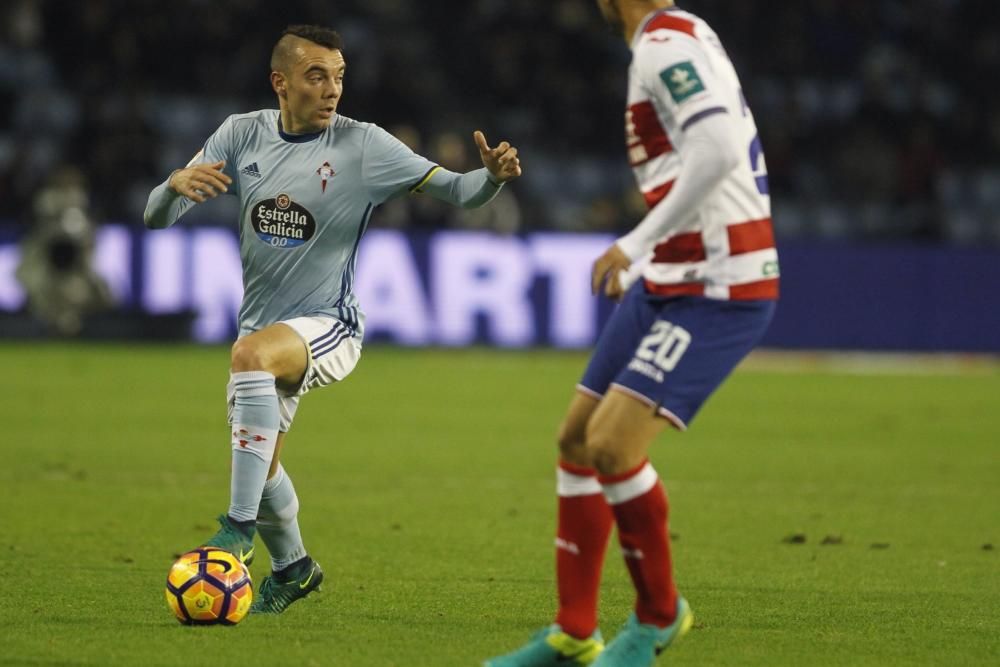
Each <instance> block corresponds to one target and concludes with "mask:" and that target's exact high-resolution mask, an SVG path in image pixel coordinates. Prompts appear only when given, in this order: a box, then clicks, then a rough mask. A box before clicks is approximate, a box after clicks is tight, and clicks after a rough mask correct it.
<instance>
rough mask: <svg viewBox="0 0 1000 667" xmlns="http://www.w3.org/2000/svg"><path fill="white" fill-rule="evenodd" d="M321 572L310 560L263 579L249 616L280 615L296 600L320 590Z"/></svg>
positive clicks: (317, 565)
mask: <svg viewBox="0 0 1000 667" xmlns="http://www.w3.org/2000/svg"><path fill="white" fill-rule="evenodd" d="M322 583H323V570H322V568H320V566H319V563H317V562H316V561H314V560H313V559H312V558H309V559H307V560H304V561H303V562H302V563H300V564H296V565H291V566H289V567H288V568H287V571H286V570H281V571H280V572H279V573H276V574H272V575H271V576H268V577H264V580H263V581H261V582H260V588H259V589H257V594H256V595H254V598H253V604H251V605H250V613H251V614H280V613H281V612H283V611H285V609H287V608H288V605H290V604H292V603H293V602H295V601H296V600H301V599H302V598H304V597H305V596H307V595H309V594H310V593H312V592H313V591H318V590H320V584H322Z"/></svg>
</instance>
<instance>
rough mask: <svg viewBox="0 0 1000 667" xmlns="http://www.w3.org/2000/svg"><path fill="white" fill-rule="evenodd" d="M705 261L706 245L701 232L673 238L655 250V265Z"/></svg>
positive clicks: (678, 235)
mask: <svg viewBox="0 0 1000 667" xmlns="http://www.w3.org/2000/svg"><path fill="white" fill-rule="evenodd" d="M704 260H705V243H704V242H703V241H702V237H701V232H688V233H686V234H677V235H676V236H671V237H670V238H669V239H667V240H666V241H664V242H663V243H661V244H659V245H657V246H656V248H654V249H653V262H654V263H661V264H662V263H665V262H666V263H670V264H681V263H685V262H702V261H704Z"/></svg>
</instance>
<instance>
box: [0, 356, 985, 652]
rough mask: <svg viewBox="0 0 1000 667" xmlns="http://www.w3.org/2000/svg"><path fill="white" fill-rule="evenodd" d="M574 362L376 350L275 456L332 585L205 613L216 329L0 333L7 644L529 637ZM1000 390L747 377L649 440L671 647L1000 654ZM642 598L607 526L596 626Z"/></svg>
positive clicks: (221, 503)
mask: <svg viewBox="0 0 1000 667" xmlns="http://www.w3.org/2000/svg"><path fill="white" fill-rule="evenodd" d="M585 360H586V357H585V356H584V355H583V354H580V353H556V352H546V351H537V352H498V351H490V350H471V351H468V350H467V351H444V350H433V351H428V350H423V351H421V350H409V351H408V350H398V349H393V348H388V347H379V346H371V347H369V348H368V349H367V350H366V352H365V356H364V358H363V359H362V361H361V363H360V365H359V366H358V368H357V369H356V371H355V373H354V375H352V376H351V377H350V378H349V379H348V380H347V381H346V382H344V383H343V384H342V385H340V386H335V387H332V388H328V389H324V390H322V391H319V392H316V393H314V394H311V395H309V396H308V397H306V398H305V399H304V401H303V403H302V406H301V408H300V411H299V416H298V421H297V423H296V425H295V428H294V429H293V430H292V432H291V434H290V435H289V438H288V444H287V449H286V452H285V455H284V457H283V460H284V461H285V464H286V467H287V468H288V470H289V472H290V474H291V475H292V477H293V479H294V480H295V484H296V487H297V489H298V493H299V497H300V499H301V503H302V509H301V513H300V520H301V524H302V528H303V533H304V536H305V540H306V546H307V547H308V548H309V550H310V552H311V553H312V554H314V555H315V556H316V558H317V559H318V560H319V561H320V562H321V563H322V565H323V566H324V569H325V570H326V573H327V577H328V579H327V583H326V584H325V585H324V591H323V592H322V593H320V594H318V595H314V596H313V597H310V598H309V599H307V600H305V601H303V602H300V603H297V604H296V605H294V606H293V607H292V608H291V609H290V610H289V611H288V612H287V613H286V614H284V615H283V616H279V617H267V618H259V617H250V618H249V619H247V620H246V621H245V622H243V623H242V624H240V625H239V626H237V627H235V628H221V627H219V628H189V627H183V626H181V625H179V624H178V623H177V622H176V621H174V620H173V618H172V616H171V615H170V613H169V611H168V610H167V606H166V604H165V602H164V597H163V584H164V579H165V576H166V572H167V568H168V566H169V565H170V563H171V561H172V559H173V555H174V554H177V553H179V552H181V551H184V550H186V549H188V548H191V547H194V546H196V545H197V544H199V542H200V540H202V539H204V538H206V537H207V536H209V535H210V534H211V533H212V532H213V531H214V529H215V526H214V521H213V518H214V516H215V515H216V514H218V513H219V512H221V511H224V509H225V507H226V505H227V502H228V484H229V451H228V447H229V445H228V437H227V436H228V432H227V429H226V426H225V423H224V415H225V405H224V385H225V381H226V374H227V365H228V352H227V350H226V349H225V348H198V347H191V346H177V347H152V346H150V347H142V346H113V345H71V346H69V345H68V346H63V345H30V344H10V343H4V344H3V346H2V347H0V368H2V369H3V399H2V401H0V424H2V428H3V435H2V442H3V452H4V455H3V465H2V466H0V483H2V489H3V500H2V502H0V508H2V509H0V568H2V569H0V574H2V582H3V583H2V594H0V664H3V665H102V666H103V665H184V666H188V665H214V666H225V665H233V666H238V667H245V666H246V665H261V664H264V665H340V666H345V667H389V666H401V667H402V666H407V667H449V666H452V665H455V666H459V665H465V666H474V665H478V664H479V661H480V660H482V659H483V658H485V657H488V656H490V655H493V654H495V653H499V652H504V651H506V650H509V649H512V648H514V647H515V646H517V645H519V644H520V643H521V642H522V641H524V640H525V639H526V638H527V637H528V635H529V634H530V633H531V632H532V631H534V630H535V629H536V628H537V627H539V626H541V625H543V624H545V623H547V622H549V621H550V619H551V617H552V613H553V610H554V595H555V594H554V586H553V560H554V556H553V548H552V536H553V526H554V509H555V499H554V463H555V449H554V434H555V430H556V427H557V424H558V421H559V419H560V418H561V416H562V412H563V409H564V408H565V406H566V405H567V403H568V401H569V399H570V397H571V395H572V392H573V385H574V384H575V382H576V380H577V378H578V376H579V374H580V372H581V370H582V368H583V365H584V363H585ZM998 401H1000V373H998V372H997V370H996V366H993V367H990V368H987V369H986V370H985V371H984V372H979V373H971V374H970V373H949V372H947V371H943V372H936V373H933V374H901V373H900V374H893V373H892V372H889V373H887V374H877V375H864V374H844V373H834V372H829V371H827V370H824V368H822V367H818V368H816V369H814V370H812V371H809V372H786V371H785V370H783V369H774V368H771V369H769V368H767V367H763V368H762V367H760V366H759V365H755V364H749V365H747V366H746V367H744V368H742V369H741V370H739V371H738V372H737V373H736V374H735V375H734V376H733V377H732V378H731V379H730V380H729V382H728V383H727V384H726V385H724V387H723V388H722V390H721V391H720V392H719V393H718V394H717V395H716V396H714V397H713V398H712V400H711V401H710V402H709V403H708V405H707V406H706V408H705V410H704V411H703V412H702V414H701V415H700V417H699V419H698V420H697V421H696V423H695V424H694V428H693V429H692V430H691V431H690V432H689V433H686V434H678V433H676V432H669V433H667V434H666V435H665V436H663V437H662V439H661V441H660V442H658V443H657V444H656V446H655V449H654V452H653V462H654V464H655V465H656V467H657V469H658V470H659V472H660V474H661V476H662V477H664V479H665V480H666V484H667V489H668V493H669V495H670V499H671V531H672V532H673V533H674V534H675V539H674V558H675V562H676V573H677V578H678V582H679V586H680V588H681V590H682V592H683V593H684V594H685V595H686V596H687V597H688V598H689V600H690V601H691V604H692V606H693V609H694V611H695V618H696V624H695V627H694V629H693V630H692V632H691V633H690V634H689V635H688V636H687V637H685V639H684V640H683V641H681V642H680V643H679V644H678V645H677V646H675V647H672V648H671V649H669V651H668V652H667V653H666V654H664V656H663V657H662V658H661V660H660V662H661V664H682V665H683V664H686V665H702V666H704V665H762V666H763V665H767V666H773V665H880V666H881V665H986V664H1000V639H998V638H1000V402H998ZM795 536H798V537H795ZM803 540H804V541H803ZM258 544H259V542H258ZM260 551H261V554H262V557H261V558H260V559H259V562H258V563H255V564H254V567H253V568H252V571H253V574H254V579H255V581H259V580H260V578H261V577H262V576H263V575H264V574H265V572H266V569H267V567H268V562H267V558H266V554H265V553H264V552H263V551H262V550H260ZM631 598H632V590H631V587H630V585H629V583H628V579H627V576H626V573H625V568H624V566H623V564H622V562H621V559H620V558H619V556H618V553H617V549H615V548H614V547H612V550H611V551H610V552H609V556H608V566H607V568H606V575H605V579H604V587H603V589H602V612H601V624H602V627H603V629H604V631H605V634H607V635H613V634H614V632H615V630H616V629H617V627H618V626H619V625H620V624H621V623H622V622H623V621H624V620H625V617H626V615H627V613H628V612H629V609H630V604H631Z"/></svg>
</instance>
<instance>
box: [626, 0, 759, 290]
mask: <svg viewBox="0 0 1000 667" xmlns="http://www.w3.org/2000/svg"><path fill="white" fill-rule="evenodd" d="M632 53H633V58H632V65H631V67H630V68H629V85H628V109H627V110H626V113H625V136H626V143H627V146H628V155H629V162H630V164H631V166H632V169H633V170H634V173H635V177H636V180H637V182H638V185H639V189H640V190H641V191H642V194H643V195H644V196H645V199H646V203H647V205H648V206H649V207H650V208H652V207H654V206H655V205H656V204H657V203H659V202H660V201H661V200H662V199H664V198H665V197H667V196H668V193H669V192H670V189H671V187H672V186H673V184H674V181H675V179H676V178H677V176H678V174H679V173H680V169H681V162H682V161H683V159H684V132H685V130H686V129H687V128H688V127H690V126H691V125H693V124H694V123H697V122H698V121H700V120H701V119H702V118H705V117H707V116H711V115H713V114H717V113H727V114H730V116H731V117H732V118H733V119H734V121H735V122H734V123H733V125H734V132H735V136H736V137H737V140H738V141H739V142H740V152H741V153H743V154H745V155H746V159H745V160H743V161H742V162H741V164H740V165H739V166H738V167H737V168H736V169H734V170H733V171H732V172H730V173H729V174H728V175H727V176H726V177H725V179H724V180H723V181H722V182H721V184H720V185H719V186H718V187H717V188H716V189H715V190H713V191H712V192H711V193H710V194H709V195H708V197H707V198H706V199H705V201H704V203H703V204H702V205H701V206H700V207H699V209H698V210H697V211H696V212H695V213H694V214H693V215H692V216H691V217H690V218H689V219H686V220H675V221H672V223H671V225H670V230H669V232H668V233H667V235H666V236H664V237H663V239H662V240H661V241H660V242H659V243H658V244H657V245H656V248H655V250H654V252H653V258H652V260H651V261H650V263H649V264H648V265H647V266H646V267H645V268H644V269H643V278H644V279H645V284H646V289H647V290H648V291H649V292H653V293H656V294H662V295H667V296H672V295H697V296H705V297H708V298H713V299H734V300H736V299H739V300H746V299H776V298H777V297H778V254H777V250H776V249H775V246H774V233H773V230H772V227H771V199H770V195H769V192H768V183H767V169H766V166H765V163H764V154H763V151H762V149H761V143H760V138H759V137H758V135H757V126H756V124H755V123H754V120H753V115H752V114H751V113H750V108H749V106H747V103H746V99H745V98H744V96H743V92H742V89H741V86H740V81H739V78H738V77H737V75H736V70H735V69H734V68H733V64H732V62H731V61H730V60H729V57H728V56H727V55H726V52H725V50H724V49H723V47H722V43H721V42H720V41H719V38H718V36H717V35H716V34H715V32H714V31H713V30H712V28H711V27H709V25H708V24H707V23H705V22H704V21H703V20H701V19H700V18H698V17H697V16H694V15H693V14H690V13H688V12H685V11H681V10H679V9H676V8H671V9H666V10H662V11H658V12H656V13H654V14H652V15H651V16H649V17H648V18H647V19H646V21H645V22H644V24H643V25H642V26H640V28H639V30H638V31H637V33H636V35H635V37H634V39H633V41H632Z"/></svg>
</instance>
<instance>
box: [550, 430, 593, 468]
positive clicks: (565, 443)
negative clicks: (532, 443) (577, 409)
mask: <svg viewBox="0 0 1000 667" xmlns="http://www.w3.org/2000/svg"><path fill="white" fill-rule="evenodd" d="M557 441H558V443H559V456H560V457H562V460H564V461H567V462H569V463H572V464H574V465H579V466H589V465H590V459H589V458H588V456H587V440H586V438H585V437H584V433H583V430H582V429H581V428H579V427H578V426H577V425H574V424H570V423H569V422H563V424H562V426H560V427H559V436H558V438H557Z"/></svg>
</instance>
